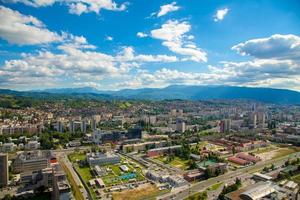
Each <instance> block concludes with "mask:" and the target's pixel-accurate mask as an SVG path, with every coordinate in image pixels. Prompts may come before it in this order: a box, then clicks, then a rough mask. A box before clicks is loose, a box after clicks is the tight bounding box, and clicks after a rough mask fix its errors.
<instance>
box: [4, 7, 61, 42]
mask: <svg viewBox="0 0 300 200" xmlns="http://www.w3.org/2000/svg"><path fill="white" fill-rule="evenodd" d="M0 19H1V20H0V37H1V38H2V39H4V40H7V41H8V42H9V43H13V44H19V45H32V44H45V43H51V42H57V41H61V40H62V38H61V37H60V36H59V35H58V34H57V33H55V32H51V31H49V30H48V29H46V27H45V25H44V24H43V23H42V22H41V21H39V20H38V19H37V18H35V17H33V16H30V15H23V14H21V13H19V12H18V11H14V10H12V9H10V8H6V7H4V6H0Z"/></svg>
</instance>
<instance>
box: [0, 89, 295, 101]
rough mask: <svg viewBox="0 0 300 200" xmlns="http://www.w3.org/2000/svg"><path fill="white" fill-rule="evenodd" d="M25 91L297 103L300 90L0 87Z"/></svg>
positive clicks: (105, 96) (18, 93)
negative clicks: (24, 89) (22, 88)
mask: <svg viewBox="0 0 300 200" xmlns="http://www.w3.org/2000/svg"><path fill="white" fill-rule="evenodd" d="M1 93H2V94H3V93H15V94H17V95H22V94H24V93H27V95H28V94H30V96H35V95H38V96H40V95H43V94H44V95H46V94H48V95H67V96H68V95H70V96H80V97H83V98H84V96H87V97H88V96H89V97H91V96H92V97H101V98H105V99H114V98H115V99H120V98H121V99H122V98H124V99H149V100H163V99H186V100H210V99H249V100H255V101H261V102H266V103H280V104H300V92H297V91H293V90H287V89H273V88H252V87H237V86H187V85H172V86H168V87H165V88H142V89H123V90H119V91H100V90H97V89H95V88H92V87H83V88H61V89H59V88H54V89H46V90H35V91H27V92H19V91H13V90H0V94H1Z"/></svg>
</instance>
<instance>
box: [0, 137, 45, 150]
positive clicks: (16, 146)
mask: <svg viewBox="0 0 300 200" xmlns="http://www.w3.org/2000/svg"><path fill="white" fill-rule="evenodd" d="M38 140H39V138H38V137H37V136H34V137H32V138H26V137H25V136H20V137H19V138H18V139H13V138H9V142H6V143H2V142H0V152H14V151H16V150H37V149H40V146H41V144H40V142H39V141H38Z"/></svg>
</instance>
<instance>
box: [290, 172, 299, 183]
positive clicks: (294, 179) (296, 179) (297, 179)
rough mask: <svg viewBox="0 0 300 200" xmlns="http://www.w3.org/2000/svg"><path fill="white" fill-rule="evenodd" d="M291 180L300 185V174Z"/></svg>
mask: <svg viewBox="0 0 300 200" xmlns="http://www.w3.org/2000/svg"><path fill="white" fill-rule="evenodd" d="M292 180H293V181H295V182H296V183H298V184H300V174H298V175H296V176H293V177H292Z"/></svg>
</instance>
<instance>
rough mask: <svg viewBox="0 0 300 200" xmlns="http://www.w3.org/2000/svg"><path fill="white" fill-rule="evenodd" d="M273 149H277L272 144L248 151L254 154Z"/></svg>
mask: <svg viewBox="0 0 300 200" xmlns="http://www.w3.org/2000/svg"><path fill="white" fill-rule="evenodd" d="M275 149H278V147H276V146H274V145H270V146H268V147H264V148H258V149H255V150H253V151H250V152H252V153H255V154H260V153H266V152H270V151H274V150H275Z"/></svg>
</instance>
